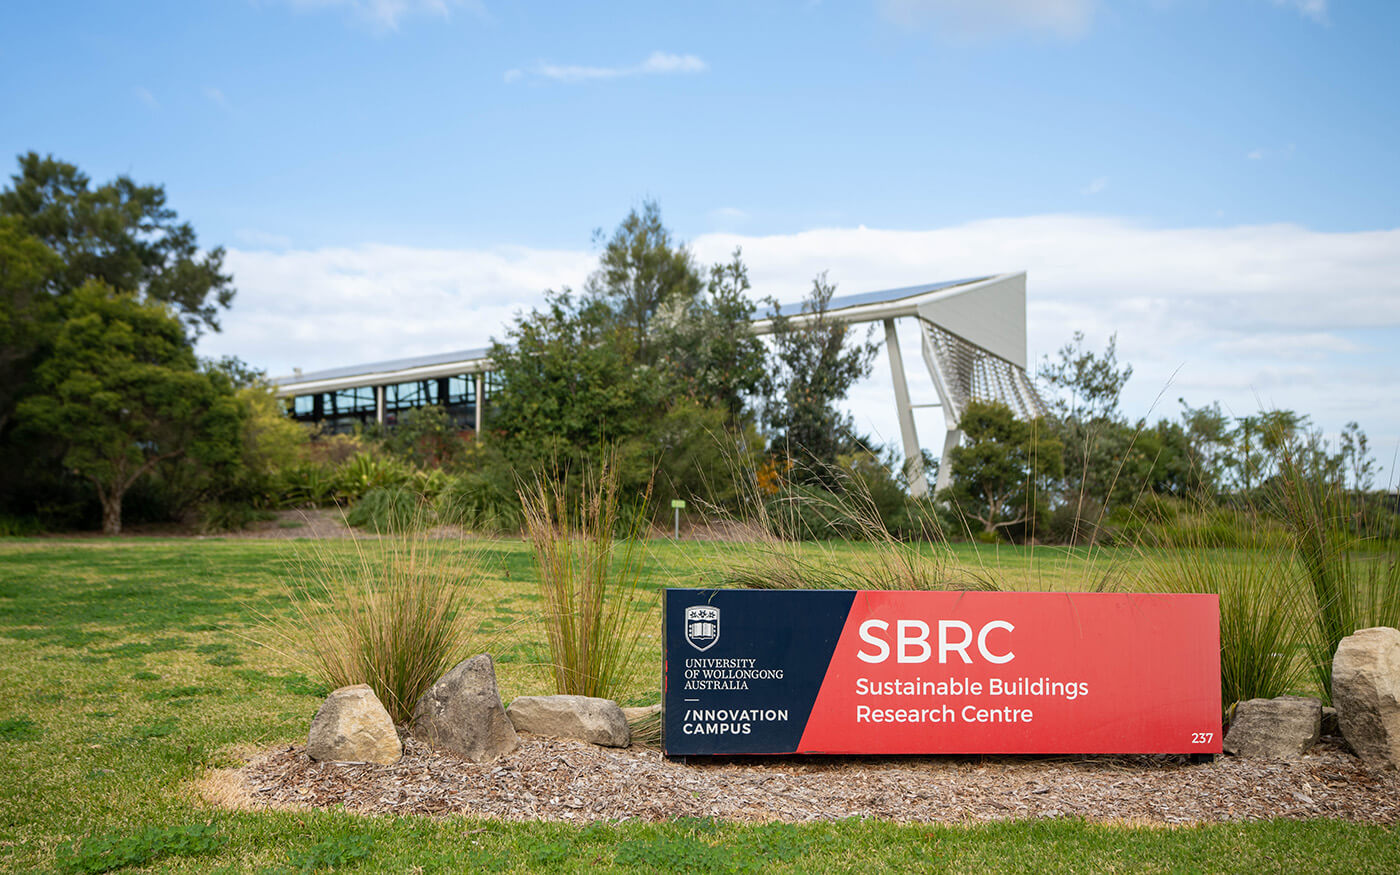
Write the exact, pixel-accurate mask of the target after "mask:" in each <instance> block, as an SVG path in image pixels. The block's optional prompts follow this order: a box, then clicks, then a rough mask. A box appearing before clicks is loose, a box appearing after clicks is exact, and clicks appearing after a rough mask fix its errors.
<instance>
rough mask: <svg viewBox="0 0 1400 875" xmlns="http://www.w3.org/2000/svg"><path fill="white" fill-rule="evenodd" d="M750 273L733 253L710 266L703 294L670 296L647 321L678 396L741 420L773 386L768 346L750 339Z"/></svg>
mask: <svg viewBox="0 0 1400 875" xmlns="http://www.w3.org/2000/svg"><path fill="white" fill-rule="evenodd" d="M749 289H750V286H749V271H748V267H747V266H746V265H745V264H744V259H743V253H742V252H741V251H740V250H738V249H735V250H734V254H733V256H732V257H731V258H730V260H729V261H728V262H727V263H721V264H716V265H714V266H713V267H712V268H710V274H709V281H708V283H707V285H706V287H705V292H704V293H703V294H697V295H693V296H689V297H687V296H686V295H684V294H677V295H673V296H671V297H670V298H669V299H668V301H667V302H666V303H665V304H663V305H662V306H661V308H660V309H659V310H658V311H657V313H656V314H655V315H654V316H653V318H652V328H651V331H650V332H649V334H650V335H652V336H653V337H654V338H655V343H656V348H657V361H658V364H659V365H660V366H661V367H662V368H663V369H664V370H665V371H666V374H667V376H668V377H669V379H670V382H671V383H672V385H673V388H674V391H675V392H676V394H678V395H684V396H685V397H687V398H689V399H691V400H692V401H695V402H697V403H699V404H700V405H702V406H705V407H717V408H720V409H722V410H724V411H725V412H726V413H727V414H728V415H729V420H730V423H731V424H732V425H735V426H738V425H740V424H741V422H742V421H743V420H745V419H746V418H747V417H746V414H747V413H748V412H749V407H750V404H751V403H752V402H753V401H754V400H756V399H760V398H763V397H764V396H765V395H766V394H767V393H768V392H769V391H770V390H771V387H772V377H771V375H770V374H769V360H768V348H767V347H766V346H764V344H763V341H762V340H761V339H760V338H758V337H757V336H755V335H754V333H753V332H752V330H751V329H750V325H749V323H750V322H751V321H752V320H753V314H754V309H755V306H754V302H753V299H752V298H750V297H749Z"/></svg>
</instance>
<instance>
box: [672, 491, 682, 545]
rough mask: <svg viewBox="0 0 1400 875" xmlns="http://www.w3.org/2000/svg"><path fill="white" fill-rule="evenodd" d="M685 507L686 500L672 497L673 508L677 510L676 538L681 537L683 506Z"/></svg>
mask: <svg viewBox="0 0 1400 875" xmlns="http://www.w3.org/2000/svg"><path fill="white" fill-rule="evenodd" d="M683 507H685V502H684V501H682V500H681V499H679V498H673V499H671V508H672V510H674V511H675V512H676V540H677V541H679V540H680V539H681V508H683Z"/></svg>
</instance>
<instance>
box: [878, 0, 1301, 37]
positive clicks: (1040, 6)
mask: <svg viewBox="0 0 1400 875" xmlns="http://www.w3.org/2000/svg"><path fill="white" fill-rule="evenodd" d="M1301 2H1305V0H1301ZM1096 5H1097V2H1096V0H881V2H880V12H881V14H882V15H883V16H884V17H885V18H887V19H889V20H890V21H893V22H895V23H896V24H899V25H901V26H903V27H908V28H921V27H924V26H928V25H931V26H933V27H935V28H937V29H939V30H941V31H946V32H948V33H952V34H955V35H958V36H969V37H992V36H1000V35H1003V34H1007V33H1017V32H1021V31H1032V32H1047V33H1051V34H1054V35H1056V36H1061V37H1076V36H1081V35H1083V34H1084V33H1085V32H1087V31H1088V30H1089V27H1090V25H1091V24H1092V23H1093V18H1094V7H1095V6H1096Z"/></svg>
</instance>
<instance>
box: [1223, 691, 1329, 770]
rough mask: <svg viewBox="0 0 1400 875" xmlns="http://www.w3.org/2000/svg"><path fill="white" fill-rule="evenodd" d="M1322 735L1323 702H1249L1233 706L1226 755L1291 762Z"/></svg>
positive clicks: (1284, 698) (1299, 699) (1293, 698)
mask: <svg viewBox="0 0 1400 875" xmlns="http://www.w3.org/2000/svg"><path fill="white" fill-rule="evenodd" d="M1321 735H1322V702H1321V701H1320V700H1318V699H1311V698H1304V697H1302V696H1279V697H1278V698H1276V699H1250V700H1249V701H1247V702H1240V703H1239V704H1238V705H1236V706H1235V717H1234V719H1233V720H1231V721H1230V731H1229V732H1227V733H1225V744H1224V748H1225V752H1226V753H1232V754H1235V755H1236V756H1242V757H1260V758H1265V759H1291V758H1294V757H1300V756H1302V755H1303V754H1305V753H1307V752H1308V749H1309V748H1311V747H1312V746H1313V745H1314V744H1317V740H1318V738H1319V737H1320V736H1321Z"/></svg>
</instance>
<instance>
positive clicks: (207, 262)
mask: <svg viewBox="0 0 1400 875" xmlns="http://www.w3.org/2000/svg"><path fill="white" fill-rule="evenodd" d="M0 214H3V215H7V216H13V217H15V218H17V219H19V221H20V222H21V224H22V227H23V228H24V230H25V231H26V232H27V233H29V234H31V235H33V236H34V237H35V238H37V239H38V240H40V241H41V242H42V243H43V244H44V245H45V246H47V247H48V248H49V249H50V250H51V251H52V252H54V253H55V254H56V255H57V256H58V257H59V258H60V259H61V260H62V262H63V266H62V268H61V269H60V270H59V271H58V274H57V277H56V284H57V286H58V287H59V289H60V290H61V291H62V292H65V293H66V292H71V291H73V290H76V289H78V288H80V287H82V286H84V285H86V284H88V283H90V282H94V281H95V282H98V283H101V284H103V285H106V286H109V287H111V288H113V289H116V290H118V291H120V292H127V293H131V294H133V295H136V296H137V297H138V299H139V300H141V301H143V302H147V303H157V304H163V305H169V306H170V307H171V308H173V309H174V310H175V311H176V312H177V313H179V315H180V318H181V321H182V322H183V324H184V325H185V326H186V327H187V328H188V329H189V330H190V332H192V333H193V334H194V335H195V336H198V334H199V333H200V332H201V331H203V330H204V329H206V328H209V329H213V330H216V331H217V330H218V327H219V320H218V314H219V309H220V308H226V307H228V306H229V304H231V303H232V301H233V296H234V289H233V278H232V277H230V276H228V275H227V274H225V273H223V260H224V250H223V248H222V247H216V248H214V249H211V250H207V251H201V250H200V247H199V243H198V240H197V239H196V237H195V233H194V228H193V227H191V226H190V224H189V223H188V222H179V221H178V219H177V217H176V213H175V211H174V210H172V209H170V208H169V207H168V206H166V202H165V190H164V188H163V187H161V186H158V185H137V184H136V183H135V182H134V181H132V179H131V178H130V177H128V176H119V177H117V178H116V179H115V180H113V181H112V182H109V183H105V184H103V185H100V186H97V187H96V188H94V187H92V182H91V180H90V179H89V178H88V177H87V175H86V174H84V173H83V172H82V171H80V170H78V168H77V167H76V166H74V165H72V164H69V163H67V162H64V161H59V160H57V159H55V158H54V157H53V156H51V155H49V156H43V157H40V155H39V154H38V153H37V152H29V153H27V154H24V155H21V156H19V172H18V173H16V174H15V175H14V176H12V177H11V184H10V187H9V188H7V189H5V190H4V191H0Z"/></svg>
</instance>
